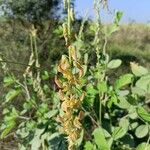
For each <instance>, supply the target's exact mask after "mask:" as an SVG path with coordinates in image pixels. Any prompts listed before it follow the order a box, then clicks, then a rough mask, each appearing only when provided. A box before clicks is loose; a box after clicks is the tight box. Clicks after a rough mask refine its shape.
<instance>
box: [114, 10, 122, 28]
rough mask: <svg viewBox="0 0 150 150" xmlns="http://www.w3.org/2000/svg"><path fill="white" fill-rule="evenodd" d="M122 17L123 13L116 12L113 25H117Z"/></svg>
mask: <svg viewBox="0 0 150 150" xmlns="http://www.w3.org/2000/svg"><path fill="white" fill-rule="evenodd" d="M122 16H123V12H121V11H116V13H115V19H114V23H115V24H117V25H118V24H119V22H120V20H121V18H122Z"/></svg>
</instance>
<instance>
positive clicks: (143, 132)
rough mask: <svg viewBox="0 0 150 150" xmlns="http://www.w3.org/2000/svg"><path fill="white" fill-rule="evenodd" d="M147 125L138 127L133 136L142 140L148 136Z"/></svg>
mask: <svg viewBox="0 0 150 150" xmlns="http://www.w3.org/2000/svg"><path fill="white" fill-rule="evenodd" d="M148 132H149V130H148V125H140V126H139V127H137V128H136V130H135V135H136V136H137V137H138V138H143V137H145V136H146V135H147V134H148Z"/></svg>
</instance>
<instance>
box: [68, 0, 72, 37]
mask: <svg viewBox="0 0 150 150" xmlns="http://www.w3.org/2000/svg"><path fill="white" fill-rule="evenodd" d="M68 36H69V38H70V36H71V18H70V0H68Z"/></svg>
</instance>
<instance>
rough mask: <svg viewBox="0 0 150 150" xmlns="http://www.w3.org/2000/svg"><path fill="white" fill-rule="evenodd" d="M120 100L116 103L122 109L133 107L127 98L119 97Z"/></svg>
mask: <svg viewBox="0 0 150 150" xmlns="http://www.w3.org/2000/svg"><path fill="white" fill-rule="evenodd" d="M118 100H119V102H118V103H116V105H117V106H118V107H120V108H122V109H127V110H128V109H129V108H130V107H132V105H131V104H130V103H129V102H128V101H127V100H126V98H125V97H121V96H119V97H118Z"/></svg>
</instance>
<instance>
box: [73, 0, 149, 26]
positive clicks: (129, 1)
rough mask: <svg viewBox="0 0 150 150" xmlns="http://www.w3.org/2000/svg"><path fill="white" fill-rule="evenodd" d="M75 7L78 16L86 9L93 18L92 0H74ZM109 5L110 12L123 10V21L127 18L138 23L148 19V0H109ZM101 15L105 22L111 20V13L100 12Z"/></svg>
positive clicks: (126, 20)
mask: <svg viewBox="0 0 150 150" xmlns="http://www.w3.org/2000/svg"><path fill="white" fill-rule="evenodd" d="M75 7H76V11H77V12H78V16H84V14H85V12H86V10H88V11H89V16H90V17H91V18H93V16H94V15H93V14H94V13H93V9H92V8H93V0H76V3H75ZM109 7H110V10H111V11H112V12H114V10H120V11H123V12H124V16H123V18H122V22H123V23H126V22H129V20H135V21H136V22H138V23H146V22H147V21H150V0H109ZM102 16H103V17H102V18H103V20H104V21H105V22H110V21H111V20H112V19H111V18H112V16H111V15H105V13H102Z"/></svg>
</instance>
